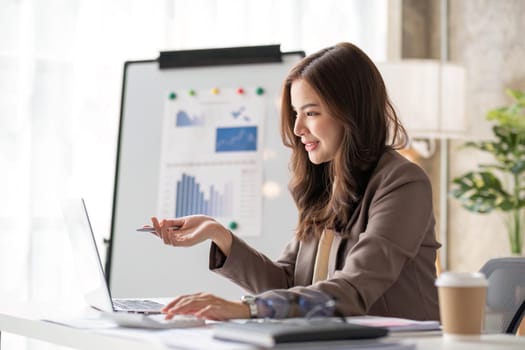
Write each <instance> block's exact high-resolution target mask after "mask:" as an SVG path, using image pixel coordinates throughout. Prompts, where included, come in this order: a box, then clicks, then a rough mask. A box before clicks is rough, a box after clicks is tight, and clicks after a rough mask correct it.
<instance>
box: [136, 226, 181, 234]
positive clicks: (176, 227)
mask: <svg viewBox="0 0 525 350" xmlns="http://www.w3.org/2000/svg"><path fill="white" fill-rule="evenodd" d="M169 228H171V229H173V230H178V229H179V228H180V226H171V227H169ZM136 231H138V232H152V233H153V232H155V227H151V226H147V227H139V228H138V229H136Z"/></svg>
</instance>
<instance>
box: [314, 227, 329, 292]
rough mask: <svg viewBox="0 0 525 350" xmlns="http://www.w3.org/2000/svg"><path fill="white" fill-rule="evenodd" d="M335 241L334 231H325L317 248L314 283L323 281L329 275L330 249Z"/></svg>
mask: <svg viewBox="0 0 525 350" xmlns="http://www.w3.org/2000/svg"><path fill="white" fill-rule="evenodd" d="M333 240H334V231H332V230H330V229H325V230H324V231H323V233H322V234H321V238H320V239H319V245H318V247H317V256H316V257H315V265H314V276H313V278H312V283H315V282H318V281H323V280H325V279H326V277H327V275H328V258H329V257H330V248H331V247H332V241H333Z"/></svg>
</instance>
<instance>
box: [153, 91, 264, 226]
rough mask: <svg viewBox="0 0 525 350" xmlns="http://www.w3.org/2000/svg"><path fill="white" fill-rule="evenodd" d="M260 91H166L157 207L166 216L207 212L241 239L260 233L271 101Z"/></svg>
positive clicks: (162, 215)
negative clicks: (265, 132) (266, 127)
mask: <svg viewBox="0 0 525 350" xmlns="http://www.w3.org/2000/svg"><path fill="white" fill-rule="evenodd" d="M188 91H191V93H188ZM251 91H253V93H251ZM255 91H256V89H255V88H253V89H245V90H242V93H239V90H237V89H221V90H217V89H216V90H213V89H208V90H206V89H202V90H197V91H194V90H190V89H187V90H185V92H184V90H181V91H176V92H167V93H166V96H169V98H166V102H165V108H164V120H163V129H162V133H161V134H162V148H161V154H160V162H161V168H160V179H159V189H158V191H159V193H158V209H157V212H158V215H159V216H160V217H161V218H173V217H181V216H186V215H195V214H204V215H208V216H212V217H214V218H216V219H217V220H218V221H219V222H221V223H222V224H223V225H225V226H226V227H230V228H232V229H233V231H234V232H235V234H237V235H239V236H259V235H260V234H261V220H262V219H261V214H262V195H261V188H262V181H263V179H262V148H263V135H262V131H263V130H264V125H263V123H264V119H265V116H266V100H265V96H260V95H258V94H256V93H255Z"/></svg>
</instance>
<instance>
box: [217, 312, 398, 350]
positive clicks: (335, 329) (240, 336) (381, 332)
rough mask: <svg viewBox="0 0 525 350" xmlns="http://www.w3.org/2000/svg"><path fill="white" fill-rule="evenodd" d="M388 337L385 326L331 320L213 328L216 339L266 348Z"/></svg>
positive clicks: (292, 321)
mask: <svg viewBox="0 0 525 350" xmlns="http://www.w3.org/2000/svg"><path fill="white" fill-rule="evenodd" d="M387 334H388V330H387V329H386V328H384V327H369V326H363V325H358V324H354V323H345V322H341V320H340V319H337V320H334V319H331V318H319V319H287V320H264V321H260V320H257V321H249V322H246V323H237V322H224V323H220V324H217V325H215V326H214V327H213V337H214V338H217V339H222V340H233V341H238V342H243V343H249V344H254V345H259V346H264V347H274V346H276V345H278V344H284V343H302V342H311V341H314V342H315V341H335V340H349V339H375V338H380V337H384V336H386V335H387ZM325 345H326V344H325Z"/></svg>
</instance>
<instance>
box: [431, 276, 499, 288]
mask: <svg viewBox="0 0 525 350" xmlns="http://www.w3.org/2000/svg"><path fill="white" fill-rule="evenodd" d="M488 285H489V282H488V281H487V278H486V277H485V275H484V274H482V273H481V272H443V273H441V274H440V275H439V277H438V279H437V280H436V286H438V287H487V286H488Z"/></svg>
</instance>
